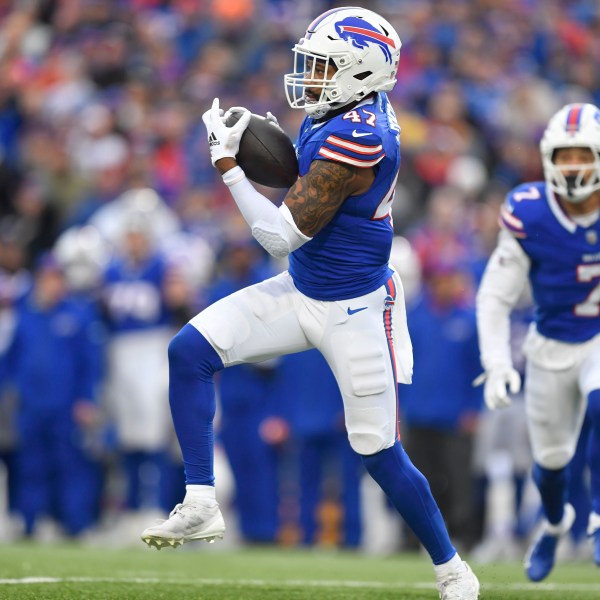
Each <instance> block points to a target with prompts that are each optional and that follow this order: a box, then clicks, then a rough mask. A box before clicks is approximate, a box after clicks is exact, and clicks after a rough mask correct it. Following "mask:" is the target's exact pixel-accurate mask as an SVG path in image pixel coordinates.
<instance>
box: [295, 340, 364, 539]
mask: <svg viewBox="0 0 600 600" xmlns="http://www.w3.org/2000/svg"><path fill="white" fill-rule="evenodd" d="M284 372H285V382H286V389H287V392H286V393H287V396H288V400H287V401H288V402H289V404H290V409H291V424H292V434H293V437H294V441H295V442H296V443H297V445H298V462H299V494H300V527H301V530H302V542H303V543H304V544H307V545H308V544H320V545H323V546H340V547H344V548H357V547H358V546H359V545H360V543H361V533H362V523H361V504H360V479H361V476H362V474H363V468H362V462H361V460H360V457H359V456H358V455H357V454H356V453H355V452H354V451H353V450H352V448H351V447H350V444H349V443H348V436H347V433H346V428H345V425H344V405H343V402H342V397H341V395H340V392H339V387H338V385H337V382H336V380H335V377H334V376H333V373H332V372H331V369H330V368H329V365H328V364H327V362H326V361H325V359H324V358H323V357H322V356H321V354H320V353H319V351H318V350H309V351H306V352H300V353H299V354H292V355H290V356H287V357H286V358H285V363H284ZM327 507H332V508H334V509H336V510H332V511H327ZM336 513H337V518H336Z"/></svg>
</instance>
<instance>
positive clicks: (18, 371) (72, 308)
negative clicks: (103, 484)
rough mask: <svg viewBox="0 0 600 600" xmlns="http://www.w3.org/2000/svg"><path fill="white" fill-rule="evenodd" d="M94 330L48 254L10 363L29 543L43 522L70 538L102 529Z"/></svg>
mask: <svg viewBox="0 0 600 600" xmlns="http://www.w3.org/2000/svg"><path fill="white" fill-rule="evenodd" d="M92 328H93V323H92V322H91V321H90V319H89V317H88V313H87V311H86V310H85V308H84V307H82V306H81V304H80V303H79V302H78V301H77V300H76V299H75V298H74V297H72V296H71V295H70V294H69V292H68V289H67V286H66V282H65V278H64V273H63V271H62V269H61V268H60V266H59V265H58V263H57V261H56V258H55V257H54V256H53V255H52V254H49V253H46V254H43V255H42V256H41V257H40V258H39V259H38V261H37V263H36V270H35V283H34V287H33V289H32V291H31V293H30V294H29V295H28V296H27V298H26V299H25V300H24V301H23V302H22V303H21V304H19V305H18V306H17V308H16V325H15V331H14V335H13V338H12V341H11V344H10V346H9V348H8V350H7V352H6V355H5V357H4V359H3V360H5V361H6V370H5V372H4V373H5V376H6V377H7V379H8V380H9V381H10V382H11V383H12V385H14V388H15V390H16V393H17V397H18V413H17V424H18V425H17V431H18V447H17V453H16V461H15V485H16V489H15V494H16V505H17V509H18V511H19V512H20V513H21V515H22V517H23V520H24V526H25V535H27V536H30V535H33V533H34V531H35V527H36V523H37V522H38V521H39V519H40V518H41V517H44V516H47V517H56V518H57V520H58V521H59V523H60V524H61V525H62V527H63V528H64V531H65V533H66V534H68V535H71V536H76V535H79V534H81V533H83V532H84V531H85V530H87V529H89V528H90V527H92V526H93V525H94V524H95V522H96V517H97V499H98V496H99V490H98V487H97V485H96V484H97V481H98V465H97V463H96V461H95V460H94V459H93V458H92V457H90V456H89V455H88V454H87V452H86V448H85V439H86V430H87V429H88V428H90V427H92V426H94V424H95V421H96V418H97V406H96V395H95V393H96V390H97V384H98V372H97V371H96V369H95V358H94V352H95V350H94V344H93V336H94V333H93V331H91V329H92ZM57 373H58V374H60V376H57Z"/></svg>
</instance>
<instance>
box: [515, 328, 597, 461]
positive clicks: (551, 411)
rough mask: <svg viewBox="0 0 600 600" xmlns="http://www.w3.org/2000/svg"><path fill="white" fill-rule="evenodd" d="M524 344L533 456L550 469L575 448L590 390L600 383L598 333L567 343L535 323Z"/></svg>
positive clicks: (528, 421) (528, 423)
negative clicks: (545, 333) (542, 332)
mask: <svg viewBox="0 0 600 600" xmlns="http://www.w3.org/2000/svg"><path fill="white" fill-rule="evenodd" d="M524 350H525V354H526V355H527V359H528V360H527V369H526V379H525V408H526V411H527V427H528V430H529V437H530V440H531V446H532V452H533V458H534V460H535V461H536V462H537V463H538V464H540V465H541V466H542V467H545V468H546V469H560V468H562V467H564V466H566V465H567V464H568V463H569V461H570V460H571V458H572V457H573V455H574V454H575V448H576V446H577V440H578V439H579V433H580V431H581V426H582V423H583V419H584V417H585V410H586V407H587V396H588V394H589V393H590V392H591V391H593V390H596V389H600V335H598V336H596V337H594V338H592V339H591V340H589V341H587V342H584V343H582V344H566V343H563V342H558V341H556V340H550V339H548V338H545V337H543V336H541V335H540V334H539V333H537V331H536V330H535V328H534V327H533V326H532V327H531V329H530V331H529V334H528V336H527V340H526V342H525V345H524Z"/></svg>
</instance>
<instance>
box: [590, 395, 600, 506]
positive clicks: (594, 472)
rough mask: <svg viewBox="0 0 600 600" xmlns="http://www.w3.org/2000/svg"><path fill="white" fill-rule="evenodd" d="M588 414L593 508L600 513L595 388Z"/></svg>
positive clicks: (599, 412)
mask: <svg viewBox="0 0 600 600" xmlns="http://www.w3.org/2000/svg"><path fill="white" fill-rule="evenodd" d="M588 416H589V419H590V433H589V436H590V437H589V440H588V448H587V459H588V465H589V467H590V490H591V496H592V510H593V511H594V512H595V513H597V514H600V390H594V391H593V392H591V393H590V394H589V396H588Z"/></svg>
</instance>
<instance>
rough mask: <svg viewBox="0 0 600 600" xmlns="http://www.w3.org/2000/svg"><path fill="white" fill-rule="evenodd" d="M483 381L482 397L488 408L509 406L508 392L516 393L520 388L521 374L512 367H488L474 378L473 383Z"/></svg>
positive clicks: (479, 383)
mask: <svg viewBox="0 0 600 600" xmlns="http://www.w3.org/2000/svg"><path fill="white" fill-rule="evenodd" d="M484 382H485V386H484V388H483V399H484V400H485V404H486V406H487V407H488V408H489V409H490V410H495V409H497V408H506V407H507V406H509V405H510V403H511V402H512V400H511V398H510V396H509V395H508V392H509V391H510V393H511V394H518V393H519V391H520V389H521V376H520V375H519V373H518V371H516V370H515V369H513V368H512V367H495V368H493V369H490V370H489V371H486V372H485V373H483V374H482V375H480V376H479V377H478V378H477V379H475V381H474V382H473V385H481V384H482V383H484ZM507 388H508V389H507Z"/></svg>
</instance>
